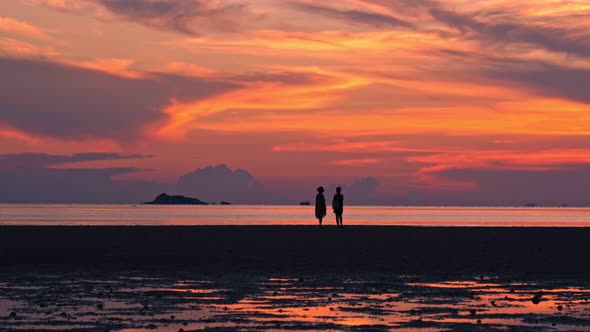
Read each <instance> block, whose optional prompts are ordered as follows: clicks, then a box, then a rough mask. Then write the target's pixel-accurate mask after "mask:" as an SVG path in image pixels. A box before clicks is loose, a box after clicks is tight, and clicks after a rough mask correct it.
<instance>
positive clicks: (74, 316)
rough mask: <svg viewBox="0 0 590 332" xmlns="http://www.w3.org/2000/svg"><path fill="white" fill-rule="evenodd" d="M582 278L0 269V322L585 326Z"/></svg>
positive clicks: (42, 325) (134, 329) (26, 326)
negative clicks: (157, 274) (13, 271)
mask: <svg viewBox="0 0 590 332" xmlns="http://www.w3.org/2000/svg"><path fill="white" fill-rule="evenodd" d="M146 276H148V277H146ZM589 287H590V286H589V285H588V284H584V283H581V282H579V281H576V280H551V281H539V280H534V281H533V280H530V281H527V280H519V281H518V282H515V281H513V280H503V279H501V278H495V277H476V278H463V280H433V279H432V278H424V277H420V276H395V275H384V274H370V275H368V274H367V275H361V276H359V275H354V276H352V275H347V276H342V275H334V276H333V275H325V276H321V277H318V276H313V277H306V276H304V277H290V276H278V277H275V276H272V277H269V276H267V275H264V276H263V275H254V276H242V275H201V276H196V275H177V274H175V275H174V277H170V276H162V277H155V276H154V273H153V272H150V273H148V272H142V271H134V272H127V273H116V274H113V273H110V274H106V273H105V274H103V273H100V272H95V273H88V272H84V273H73V272H72V273H62V274H30V275H23V274H22V273H21V274H10V273H3V274H0V330H2V331H18V330H63V329H68V330H78V331H95V330H97V329H100V330H103V331H104V330H109V331H126V332H140V331H189V330H197V329H203V328H239V329H256V330H265V329H266V330H277V329H290V330H317V329H327V330H351V331H355V330H359V331H361V330H367V329H370V330H394V331H415V330H420V331H449V330H451V331H452V330H464V329H473V328H481V327H485V330H487V331H506V330H510V329H513V330H518V331H587V330H590V301H589V300H590V288H589Z"/></svg>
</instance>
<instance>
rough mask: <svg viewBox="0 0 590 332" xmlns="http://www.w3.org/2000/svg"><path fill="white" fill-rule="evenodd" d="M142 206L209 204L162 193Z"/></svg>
mask: <svg viewBox="0 0 590 332" xmlns="http://www.w3.org/2000/svg"><path fill="white" fill-rule="evenodd" d="M142 204H152V205H209V203H206V202H203V201H201V200H199V199H197V198H193V197H186V196H181V195H168V194H166V193H162V194H160V195H158V197H156V199H154V200H153V201H151V202H145V203H142Z"/></svg>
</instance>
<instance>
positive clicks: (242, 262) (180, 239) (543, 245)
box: [0, 225, 590, 277]
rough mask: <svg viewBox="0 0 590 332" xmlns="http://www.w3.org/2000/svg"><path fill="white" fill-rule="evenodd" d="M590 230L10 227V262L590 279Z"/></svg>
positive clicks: (4, 236) (1, 235)
mask: <svg viewBox="0 0 590 332" xmlns="http://www.w3.org/2000/svg"><path fill="white" fill-rule="evenodd" d="M589 241H590V229H588V228H529V227H526V228H525V227H396V226H345V228H344V229H337V228H336V227H335V226H331V225H330V226H324V227H323V228H322V229H320V228H319V227H317V226H151V227H150V226H75V227H74V226H66V227H58V226H22V227H21V226H4V227H1V228H0V260H1V261H2V263H3V266H4V267H5V268H10V267H18V266H25V265H29V266H35V265H39V264H42V265H52V264H54V265H60V266H76V265H85V264H86V265H96V264H102V265H113V266H115V265H117V266H124V267H129V266H147V265H157V266H161V265H175V266H178V267H179V268H183V269H184V268H190V269H195V270H203V271H218V272H225V271H227V272H231V271H234V272H235V271H238V272H239V271H285V272H322V271H342V272H395V273H406V274H408V273H420V274H426V275H433V274H449V273H495V274H501V275H522V274H525V275H535V276H540V277H543V276H552V275H557V276H560V275H561V276H562V275H565V274H567V275H582V276H585V275H589V274H588V273H589V272H590V245H589V243H590V242H589Z"/></svg>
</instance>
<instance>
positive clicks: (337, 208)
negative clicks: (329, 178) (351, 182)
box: [332, 187, 344, 227]
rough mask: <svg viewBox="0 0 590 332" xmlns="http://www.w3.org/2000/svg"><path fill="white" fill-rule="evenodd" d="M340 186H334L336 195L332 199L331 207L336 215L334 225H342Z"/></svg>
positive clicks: (342, 209) (342, 200)
mask: <svg viewBox="0 0 590 332" xmlns="http://www.w3.org/2000/svg"><path fill="white" fill-rule="evenodd" d="M341 191H342V188H340V187H338V188H336V195H334V199H333V200H332V209H334V214H335V215H336V225H337V226H338V227H342V212H344V196H343V195H342V194H341V193H340V192H341Z"/></svg>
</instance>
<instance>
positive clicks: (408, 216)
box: [0, 204, 590, 226]
mask: <svg viewBox="0 0 590 332" xmlns="http://www.w3.org/2000/svg"><path fill="white" fill-rule="evenodd" d="M589 215H590V208H489V207H387V206H348V207H346V209H345V212H344V224H345V225H418V226H590V218H588V216H589ZM332 217H333V215H332V214H330V213H329V214H328V216H327V218H326V220H325V223H326V224H328V225H331V224H334V223H335V222H334V220H333V218H332ZM316 222H317V221H316V220H315V219H314V211H313V207H310V206H264V205H250V206H248V205H230V206H219V205H216V206H212V205H208V206H155V205H76V204H74V205H69V204H66V205H43V204H0V225H313V224H315V223H316Z"/></svg>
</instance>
